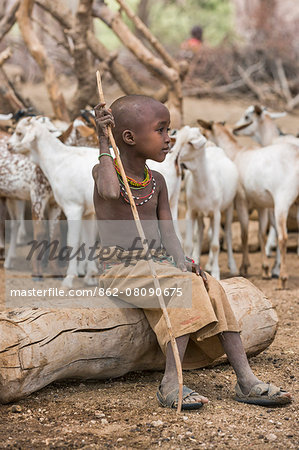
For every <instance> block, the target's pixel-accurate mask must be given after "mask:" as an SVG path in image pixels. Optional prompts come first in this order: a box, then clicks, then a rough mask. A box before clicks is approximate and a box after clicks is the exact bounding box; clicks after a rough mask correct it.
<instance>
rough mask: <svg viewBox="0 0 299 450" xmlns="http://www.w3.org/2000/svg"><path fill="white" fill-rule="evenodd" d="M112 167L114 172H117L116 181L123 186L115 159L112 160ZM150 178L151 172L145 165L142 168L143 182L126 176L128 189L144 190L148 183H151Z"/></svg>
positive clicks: (151, 176)
mask: <svg viewBox="0 0 299 450" xmlns="http://www.w3.org/2000/svg"><path fill="white" fill-rule="evenodd" d="M114 167H115V170H116V172H117V177H118V180H119V181H120V183H121V184H123V185H124V182H123V179H122V176H121V173H120V170H119V167H118V164H117V161H116V159H114ZM152 178H153V175H152V172H151V170H150V169H149V167H148V166H147V165H146V164H145V166H144V180H143V181H141V182H139V181H136V180H134V178H131V177H128V176H127V181H128V183H129V185H130V187H131V188H132V189H143V188H145V187H146V186H148V185H149V183H150V182H151V181H152Z"/></svg>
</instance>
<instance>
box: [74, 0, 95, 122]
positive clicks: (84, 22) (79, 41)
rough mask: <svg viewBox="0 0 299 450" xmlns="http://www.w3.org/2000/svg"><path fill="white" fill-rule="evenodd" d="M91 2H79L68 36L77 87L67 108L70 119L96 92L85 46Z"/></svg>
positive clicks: (87, 0)
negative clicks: (72, 45) (70, 43)
mask: <svg viewBox="0 0 299 450" xmlns="http://www.w3.org/2000/svg"><path fill="white" fill-rule="evenodd" d="M92 2H93V0H80V2H79V5H78V10H77V13H76V17H75V20H74V25H73V27H72V28H71V30H70V31H68V35H69V36H71V38H72V40H73V44H74V49H73V57H74V63H75V64H74V70H75V74H76V78H77V80H78V85H77V89H76V92H75V94H74V96H73V100H72V102H71V105H70V107H69V111H70V114H71V116H72V117H76V116H77V115H78V114H79V113H80V109H83V108H85V107H86V105H87V104H88V103H90V99H91V98H93V97H94V93H95V92H96V77H95V72H94V69H93V70H92V64H91V58H90V54H89V51H88V45H87V33H88V30H89V29H90V28H91V7H92Z"/></svg>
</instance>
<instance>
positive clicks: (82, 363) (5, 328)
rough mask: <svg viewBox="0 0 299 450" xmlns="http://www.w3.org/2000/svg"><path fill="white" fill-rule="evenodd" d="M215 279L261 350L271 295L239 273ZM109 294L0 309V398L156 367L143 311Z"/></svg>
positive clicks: (272, 316)
mask: <svg viewBox="0 0 299 450" xmlns="http://www.w3.org/2000/svg"><path fill="white" fill-rule="evenodd" d="M221 284H222V286H223V288H224V290H225V291H226V293H227V296H228V299H229V302H230V304H231V307H232V309H233V311H234V313H235V315H236V318H237V320H238V322H239V325H240V328H241V329H242V333H241V337H242V340H243V344H244V347H245V350H246V352H247V354H248V355H252V354H257V353H260V352H261V351H263V350H264V349H265V348H267V347H268V346H269V345H270V344H271V342H272V341H273V339H274V336H275V333H276V330H277V325H278V319H277V315H276V312H275V310H274V309H273V307H272V305H271V302H270V301H269V300H268V299H267V298H266V297H265V296H264V294H263V293H262V292H261V291H260V290H259V289H258V288H256V287H255V286H254V285H253V284H252V283H251V282H250V281H248V280H246V279H245V278H240V277H238V278H230V279H227V280H223V281H221ZM74 300H75V299H74ZM74 300H72V304H73V302H74ZM113 302H114V300H112V299H107V304H106V305H107V309H105V308H94V309H92V308H82V309H74V308H69V309H40V308H36V307H35V308H34V307H27V308H26V307H25V308H19V309H15V310H10V311H4V312H2V313H0V336H1V340H0V402H2V403H7V402H11V401H14V400H17V399H19V398H22V397H24V396H26V395H28V394H30V393H32V392H34V391H36V390H38V389H41V388H42V387H44V386H46V385H47V384H49V383H51V382H52V381H54V380H60V379H66V378H79V379H105V378H111V377H119V376H121V375H124V374H125V373H127V372H129V371H136V370H162V369H163V367H164V363H165V359H164V356H163V355H162V353H161V351H160V348H159V346H158V344H157V340H156V337H155V335H154V333H153V331H152V330H151V328H150V327H149V324H148V322H147V320H146V318H145V316H144V313H143V311H142V310H139V309H128V308H119V307H117V306H119V304H115V305H114V306H115V308H113V305H112V303H113ZM54 304H56V305H57V303H55V302H54ZM31 305H32V302H31ZM90 306H92V304H91V305H90ZM56 308H57V306H56ZM217 362H218V363H219V362H223V358H222V359H219V360H218V361H216V362H215V363H217ZM190 363H191V364H192V362H190ZM189 367H190V366H189ZM199 367H201V366H200V364H199ZM185 368H188V365H185Z"/></svg>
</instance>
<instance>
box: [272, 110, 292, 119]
mask: <svg viewBox="0 0 299 450" xmlns="http://www.w3.org/2000/svg"><path fill="white" fill-rule="evenodd" d="M286 115H287V113H286V112H272V113H271V112H268V111H267V116H269V117H271V119H280V118H281V117H285V116H286Z"/></svg>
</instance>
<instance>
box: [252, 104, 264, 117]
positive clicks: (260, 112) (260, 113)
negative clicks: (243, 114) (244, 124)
mask: <svg viewBox="0 0 299 450" xmlns="http://www.w3.org/2000/svg"><path fill="white" fill-rule="evenodd" d="M254 112H255V114H256V115H257V116H261V115H262V112H263V109H262V108H261V107H260V106H259V105H254Z"/></svg>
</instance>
